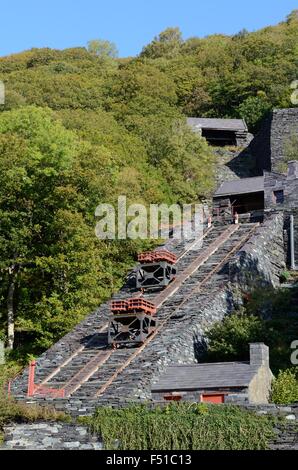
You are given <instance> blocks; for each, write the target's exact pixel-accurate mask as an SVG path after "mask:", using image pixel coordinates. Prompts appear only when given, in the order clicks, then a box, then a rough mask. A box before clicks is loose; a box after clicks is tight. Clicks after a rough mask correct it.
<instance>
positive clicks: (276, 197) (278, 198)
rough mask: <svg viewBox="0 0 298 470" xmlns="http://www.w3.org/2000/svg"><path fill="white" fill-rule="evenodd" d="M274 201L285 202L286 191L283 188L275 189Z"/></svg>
mask: <svg viewBox="0 0 298 470" xmlns="http://www.w3.org/2000/svg"><path fill="white" fill-rule="evenodd" d="M273 201H274V203H275V204H283V203H284V192H283V191H282V190H280V191H274V192H273Z"/></svg>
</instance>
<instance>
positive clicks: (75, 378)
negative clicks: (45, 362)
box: [35, 224, 259, 398]
mask: <svg viewBox="0 0 298 470" xmlns="http://www.w3.org/2000/svg"><path fill="white" fill-rule="evenodd" d="M258 226H259V224H247V225H246V224H243V225H231V226H228V227H226V228H225V230H223V228H222V227H214V228H211V229H209V230H208V231H207V232H205V234H204V237H203V238H204V246H203V248H202V249H198V250H194V247H195V245H196V244H198V240H195V241H194V242H193V243H192V244H190V245H189V246H188V248H187V249H186V250H184V251H183V252H182V254H180V256H179V257H178V261H177V266H178V269H179V272H181V274H179V275H178V276H177V278H176V279H175V280H174V281H173V282H172V283H171V284H170V285H169V286H168V287H167V288H165V289H164V290H163V291H162V292H161V293H159V294H153V293H151V294H145V295H144V297H145V298H146V299H148V300H151V301H152V302H154V303H155V305H156V306H157V307H158V312H157V316H156V318H157V320H158V323H157V328H156V330H155V331H154V332H153V333H152V335H151V336H149V337H148V338H147V339H146V340H145V342H144V343H143V344H142V345H141V346H139V347H138V348H134V349H132V348H125V349H124V348H123V349H116V350H111V349H108V345H107V341H106V338H105V333H107V329H108V324H105V325H104V326H103V327H102V328H101V330H100V333H102V337H99V338H98V336H97V335H94V337H93V338H91V339H90V341H89V342H88V343H87V344H86V345H84V346H82V347H80V348H78V349H77V350H76V351H75V352H74V353H73V354H72V355H71V356H70V357H69V358H68V359H67V360H65V361H64V362H63V363H62V364H61V365H60V366H59V367H57V368H56V369H55V370H54V371H53V372H52V373H51V374H50V375H48V376H47V377H46V378H45V379H44V380H43V381H42V382H41V383H40V385H39V386H40V387H41V390H42V386H44V385H47V386H49V387H55V388H56V389H57V390H58V391H59V393H60V392H61V389H63V390H64V394H65V395H64V396H65V397H68V396H75V397H89V398H98V397H101V396H103V395H104V393H105V392H106V390H107V389H108V388H109V387H110V386H111V385H112V384H113V383H115V381H117V378H118V376H119V375H120V374H121V373H122V372H123V371H124V370H125V369H126V368H127V367H128V366H129V365H130V364H131V362H132V361H133V360H134V359H136V358H137V357H138V356H139V355H140V354H141V353H142V351H143V350H144V349H145V348H146V347H147V346H148V344H150V343H151V341H153V340H154V338H155V337H156V336H157V335H158V334H159V333H160V332H161V331H162V330H163V328H164V327H165V325H166V324H167V322H168V321H169V320H170V319H171V318H172V317H173V316H175V315H176V314H177V313H178V311H179V310H180V309H181V308H182V307H183V306H184V305H185V304H186V303H187V302H188V301H189V299H190V298H191V297H192V296H193V295H194V294H196V293H197V292H199V291H202V292H204V289H205V288H206V289H207V290H208V282H209V281H210V280H211V278H212V277H213V276H215V275H216V276H218V279H219V282H220V279H221V277H220V271H221V270H222V268H223V267H224V266H225V265H226V263H227V261H228V260H229V259H230V258H231V257H232V256H233V255H234V254H235V253H236V252H237V251H238V250H239V249H240V248H241V247H242V246H243V245H244V243H245V242H246V241H247V240H248V239H249V238H250V237H251V236H252V234H253V233H254V231H255V230H256V228H257V227H258ZM94 391H95V393H94ZM35 395H36V396H38V388H37V391H36V393H35ZM54 398H55V396H54Z"/></svg>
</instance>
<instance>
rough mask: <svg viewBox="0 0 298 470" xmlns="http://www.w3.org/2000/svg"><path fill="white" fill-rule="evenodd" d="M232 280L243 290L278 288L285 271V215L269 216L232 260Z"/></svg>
mask: <svg viewBox="0 0 298 470" xmlns="http://www.w3.org/2000/svg"><path fill="white" fill-rule="evenodd" d="M229 267H230V280H231V282H233V283H235V284H237V286H239V287H240V288H241V289H242V290H243V291H246V292H250V291H251V290H253V289H255V288H260V287H268V286H271V287H274V288H276V287H279V285H280V280H279V277H280V273H281V272H282V271H283V270H285V268H286V263H285V253H284V215H283V213H282V212H279V213H276V214H273V215H270V217H269V218H268V219H267V220H266V221H265V222H264V224H263V225H262V226H260V227H259V228H258V229H257V231H256V233H255V235H254V236H253V237H252V238H251V239H250V240H249V241H248V242H247V243H246V244H245V245H244V246H243V248H242V249H241V250H240V251H239V252H238V253H237V255H236V256H235V257H234V258H233V260H231V262H230V263H229Z"/></svg>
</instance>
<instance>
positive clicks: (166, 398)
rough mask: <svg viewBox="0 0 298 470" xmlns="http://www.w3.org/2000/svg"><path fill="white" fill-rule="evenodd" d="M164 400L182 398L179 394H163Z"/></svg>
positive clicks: (178, 399)
mask: <svg viewBox="0 0 298 470" xmlns="http://www.w3.org/2000/svg"><path fill="white" fill-rule="evenodd" d="M164 399H165V400H166V401H180V400H181V399H182V396H181V395H164Z"/></svg>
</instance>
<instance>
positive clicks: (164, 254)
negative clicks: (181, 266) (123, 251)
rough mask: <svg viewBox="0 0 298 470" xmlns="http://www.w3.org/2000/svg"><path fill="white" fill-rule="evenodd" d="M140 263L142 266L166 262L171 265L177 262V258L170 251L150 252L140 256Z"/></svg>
mask: <svg viewBox="0 0 298 470" xmlns="http://www.w3.org/2000/svg"><path fill="white" fill-rule="evenodd" d="M138 261H139V262H140V263H142V264H146V263H159V262H162V261H166V262H167V263H169V264H175V263H176V262H177V256H176V255H174V254H173V253H171V252H170V251H168V250H159V251H148V252H146V253H141V254H139V255H138Z"/></svg>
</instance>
